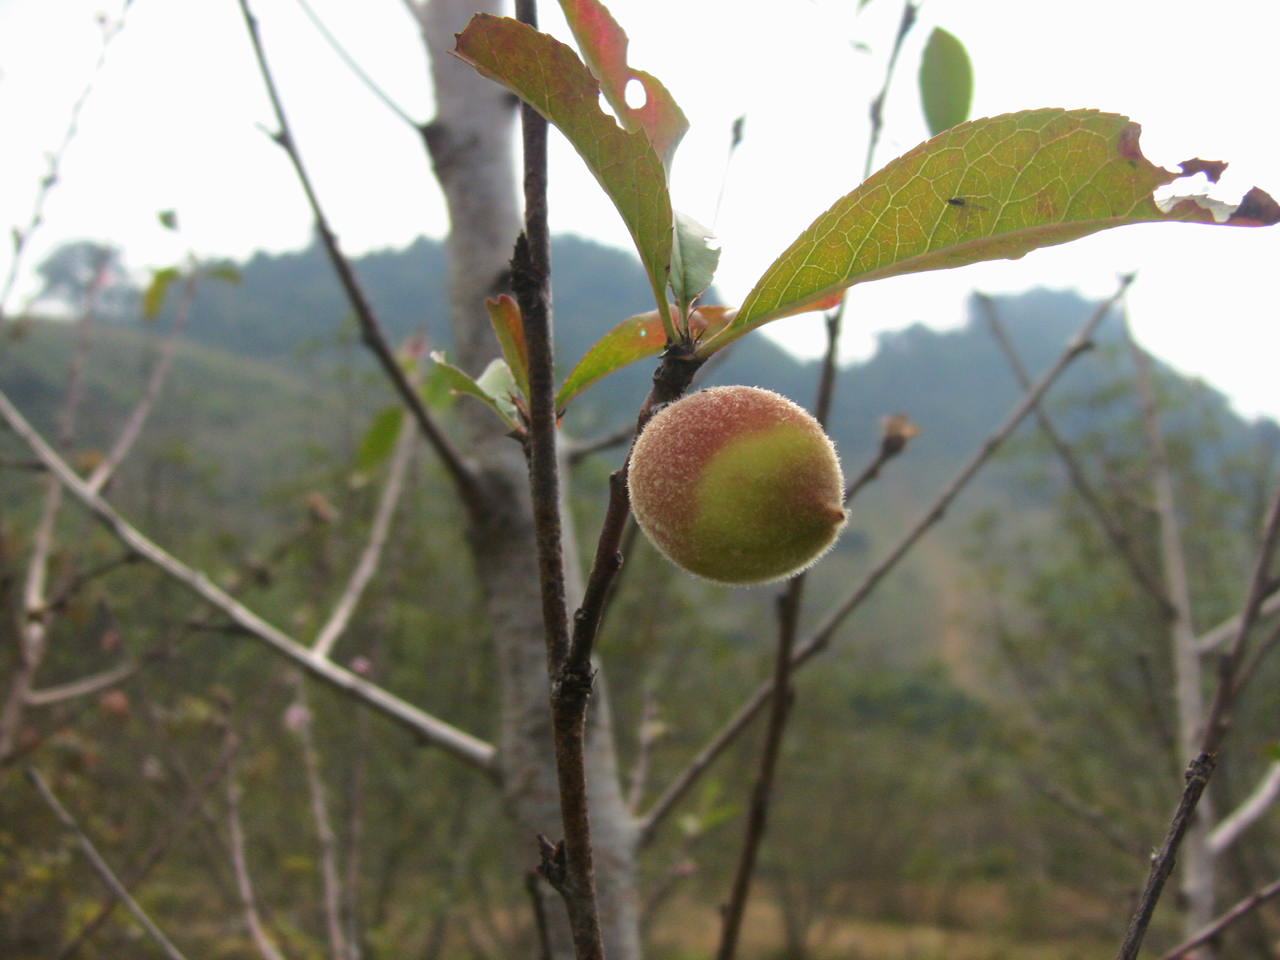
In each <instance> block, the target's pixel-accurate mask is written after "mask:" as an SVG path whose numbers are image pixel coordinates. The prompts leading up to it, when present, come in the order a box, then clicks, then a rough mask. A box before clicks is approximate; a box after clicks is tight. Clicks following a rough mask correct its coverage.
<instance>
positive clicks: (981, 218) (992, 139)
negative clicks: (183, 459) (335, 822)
mask: <svg viewBox="0 0 1280 960" xmlns="http://www.w3.org/2000/svg"><path fill="white" fill-rule="evenodd" d="M1140 131H1141V128H1140V127H1139V126H1138V125H1137V124H1136V123H1132V122H1131V121H1130V120H1129V119H1128V118H1127V117H1122V116H1117V115H1116V114H1110V113H1099V112H1097V111H1094V110H1056V109H1051V110H1032V111H1027V112H1024V113H1012V114H1007V115H1005V116H1001V117H991V118H987V119H983V120H974V121H972V122H970V123H965V124H961V125H960V126H958V127H953V128H952V129H950V130H948V131H946V132H945V133H943V134H940V135H939V136H937V137H934V138H933V139H932V140H929V141H927V142H925V143H922V144H921V145H920V146H918V147H916V148H915V149H914V150H912V151H910V152H909V153H907V154H905V155H904V156H901V157H899V158H898V159H897V160H894V161H892V162H890V163H889V164H888V165H886V166H885V167H884V168H883V169H881V170H880V171H879V172H877V173H875V174H873V175H872V176H871V177H870V178H868V179H867V180H866V182H865V183H863V184H862V185H861V186H860V187H858V188H857V189H856V190H854V191H853V192H852V193H850V194H848V195H847V196H845V197H843V198H842V199H840V200H838V201H837V202H836V203H835V205H834V206H832V207H831V209H829V210H828V211H827V212H826V213H824V214H822V216H820V217H819V218H818V219H817V220H815V221H814V222H813V224H812V225H811V226H810V227H809V228H808V229H807V230H805V232H804V233H802V234H801V235H800V237H799V238H798V239H797V240H796V241H795V242H794V243H793V244H792V245H791V247H790V248H789V249H787V251H786V252H785V253H783V254H782V256H780V257H779V258H778V259H777V260H775V261H774V262H773V264H772V265H771V266H770V267H769V269H768V270H766V271H765V274H764V276H763V277H761V278H760V280H759V281H758V282H757V283H756V285H755V287H754V288H753V289H752V290H751V292H750V293H748V294H747V297H746V300H745V301H744V302H743V304H742V306H741V307H740V308H739V309H738V312H737V315H736V316H735V317H734V318H733V320H732V322H731V323H730V324H729V325H728V327H727V328H726V329H725V330H724V331H723V332H721V333H720V334H718V335H717V336H715V337H714V338H713V339H711V340H708V341H704V342H703V343H702V344H701V345H700V346H699V348H698V354H699V355H700V356H709V355H710V354H712V353H714V352H715V351H716V350H719V349H720V348H721V347H723V346H724V345H725V344H727V343H729V342H731V341H733V340H735V339H737V338H738V337H740V336H742V335H743V334H744V333H747V332H748V331H750V330H754V329H755V328H756V327H759V326H761V325H762V324H765V323H768V322H769V321H770V320H775V319H777V318H779V317H782V316H787V315H789V314H791V313H795V312H798V310H799V308H800V307H801V306H802V305H803V304H805V303H806V302H811V301H814V300H817V299H819V298H822V297H826V296H827V295H829V294H831V293H834V292H836V291H839V290H842V289H844V288H846V287H849V286H852V285H853V284H855V283H862V282H864V281H867V280H878V279H880V278H882V277H893V276H899V275H901V274H907V273H920V272H922V271H925V270H943V269H946V268H948V267H959V266H964V265H965V264H969V263H976V262H978V261H980V260H998V259H1002V258H1005V259H1017V258H1018V257H1021V256H1023V255H1024V254H1026V253H1029V252H1030V251H1032V250H1035V249H1037V248H1038V247H1045V246H1051V245H1053V244H1058V243H1066V242H1067V241H1069V240H1076V239H1079V238H1080V237H1084V236H1088V235H1089V234H1091V233H1096V232H1098V231H1099V230H1105V229H1107V228H1109V227H1117V226H1121V225H1123V224H1127V223H1146V222H1158V221H1185V222H1195V223H1225V224H1231V225H1240V226H1264V225H1269V224H1273V223H1276V222H1277V220H1280V207H1277V205H1276V203H1275V201H1274V200H1272V199H1271V197H1270V196H1268V195H1267V194H1266V193H1265V192H1263V191H1262V190H1259V189H1257V188H1256V187H1255V188H1254V189H1253V190H1251V191H1249V193H1248V194H1246V195H1245V198H1244V200H1242V201H1241V203H1240V204H1239V205H1238V206H1235V207H1230V206H1226V207H1223V206H1220V205H1217V204H1214V203H1213V202H1212V201H1208V200H1206V199H1205V198H1203V197H1172V198H1169V199H1166V200H1161V201H1159V202H1157V200H1156V198H1155V195H1154V194H1155V191H1156V189H1157V188H1158V187H1161V186H1165V185H1167V184H1170V183H1173V182H1174V181H1175V180H1177V179H1178V177H1179V176H1180V174H1177V173H1173V172H1171V171H1169V170H1164V169H1162V168H1160V167H1157V166H1155V165H1154V164H1152V163H1151V162H1150V161H1149V160H1147V159H1146V157H1144V156H1143V155H1142V152H1141V151H1140V150H1139V148H1138V136H1139V133H1140ZM1203 163H1204V161H1187V163H1185V164H1184V165H1183V175H1186V174H1190V173H1193V172H1196V170H1197V169H1198V168H1197V167H1196V164H1201V165H1203Z"/></svg>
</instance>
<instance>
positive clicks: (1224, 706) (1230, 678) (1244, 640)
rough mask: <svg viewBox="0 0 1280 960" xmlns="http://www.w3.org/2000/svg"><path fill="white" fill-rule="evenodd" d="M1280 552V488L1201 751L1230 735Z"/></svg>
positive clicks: (1207, 720)
mask: <svg viewBox="0 0 1280 960" xmlns="http://www.w3.org/2000/svg"><path fill="white" fill-rule="evenodd" d="M1278 550H1280V488H1277V489H1276V493H1275V495H1274V497H1273V498H1272V501H1271V507H1270V509H1269V511H1268V513H1267V521H1266V525H1265V527H1264V528H1263V534H1262V541H1261V543H1260V544H1259V546H1258V556H1257V559H1256V560H1255V561H1254V566H1253V572H1252V574H1251V576H1250V579H1249V589H1248V592H1247V594H1246V596H1245V602H1244V608H1243V610H1242V611H1241V613H1240V618H1239V624H1238V626H1237V628H1236V633H1235V639H1234V641H1233V642H1232V645H1231V649H1230V650H1228V651H1227V652H1226V653H1224V654H1223V655H1222V658H1221V660H1220V661H1219V670H1218V676H1219V683H1218V689H1217V691H1216V693H1215V695H1214V699H1213V703H1212V704H1211V705H1210V707H1209V713H1208V716H1207V717H1206V718H1205V720H1204V724H1203V729H1202V740H1201V749H1203V750H1205V751H1206V752H1208V751H1212V750H1216V749H1217V747H1218V744H1219V743H1220V742H1221V740H1222V737H1223V736H1224V734H1225V733H1226V729H1227V724H1228V714H1229V712H1230V708H1231V705H1232V704H1233V703H1234V702H1235V700H1236V699H1237V698H1238V697H1239V695H1240V691H1241V689H1242V688H1243V683H1242V674H1241V671H1242V668H1243V667H1244V664H1245V654H1246V653H1247V651H1248V645H1249V635H1250V633H1251V632H1252V631H1253V628H1254V626H1255V625H1256V624H1257V622H1258V620H1259V619H1260V618H1261V617H1262V610H1263V605H1264V602H1265V600H1266V596H1267V594H1268V593H1269V592H1270V591H1271V588H1272V586H1273V583H1272V579H1271V567H1272V564H1273V563H1274V562H1275V558H1276V553H1277V551H1278Z"/></svg>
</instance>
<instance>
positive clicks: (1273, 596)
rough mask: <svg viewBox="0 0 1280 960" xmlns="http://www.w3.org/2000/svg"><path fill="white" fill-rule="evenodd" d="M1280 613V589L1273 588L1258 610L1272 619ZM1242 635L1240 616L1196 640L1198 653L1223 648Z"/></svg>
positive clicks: (1260, 613)
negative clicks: (1229, 641)
mask: <svg viewBox="0 0 1280 960" xmlns="http://www.w3.org/2000/svg"><path fill="white" fill-rule="evenodd" d="M1276 613H1280V588H1278V587H1276V586H1274V585H1273V586H1272V588H1271V590H1270V591H1268V594H1267V596H1266V598H1265V599H1264V600H1263V601H1262V606H1261V607H1259V609H1258V615H1259V617H1270V616H1272V615H1274V614H1276ZM1239 634H1240V615H1239V614H1236V615H1235V616H1233V617H1230V618H1228V619H1227V620H1224V621H1223V622H1222V623H1220V624H1218V625H1217V626H1216V627H1214V628H1213V629H1212V630H1206V631H1205V632H1204V633H1202V634H1201V635H1200V636H1199V637H1198V638H1197V639H1196V652H1197V653H1201V654H1204V653H1209V652H1211V651H1213V650H1216V649H1217V648H1218V647H1220V646H1222V645H1223V644H1224V643H1226V642H1227V641H1228V640H1234V639H1235V638H1236V637H1237V636H1239Z"/></svg>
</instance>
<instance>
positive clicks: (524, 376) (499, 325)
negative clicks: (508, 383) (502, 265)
mask: <svg viewBox="0 0 1280 960" xmlns="http://www.w3.org/2000/svg"><path fill="white" fill-rule="evenodd" d="M485 306H486V307H487V308H488V310H489V322H490V323H491V324H492V325H493V332H494V335H495V336H497V338H498V346H500V347H501V348H502V356H503V358H504V359H505V360H506V361H507V366H508V367H510V368H511V373H512V375H513V376H514V377H515V382H516V385H517V386H518V387H519V389H520V395H521V396H524V397H528V396H529V348H528V346H527V345H526V344H525V340H524V317H522V316H521V315H520V305H519V304H518V303H516V302H515V301H514V300H513V299H511V297H509V296H507V295H506V294H505V293H504V294H502V295H501V296H499V297H498V298H497V299H496V300H486V301H485Z"/></svg>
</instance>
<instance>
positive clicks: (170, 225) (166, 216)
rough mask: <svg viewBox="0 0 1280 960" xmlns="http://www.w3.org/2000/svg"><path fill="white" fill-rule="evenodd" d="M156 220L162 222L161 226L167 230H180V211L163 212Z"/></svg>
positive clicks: (157, 215) (158, 214)
mask: <svg viewBox="0 0 1280 960" xmlns="http://www.w3.org/2000/svg"><path fill="white" fill-rule="evenodd" d="M156 219H157V220H159V221H160V226H162V227H164V228H165V229H166V230H177V229H178V211H176V210H161V211H160V212H159V213H157V214H156Z"/></svg>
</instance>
